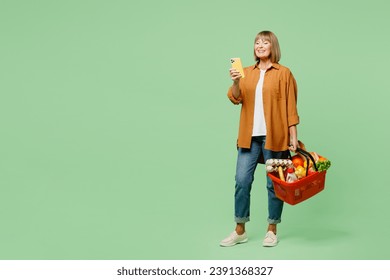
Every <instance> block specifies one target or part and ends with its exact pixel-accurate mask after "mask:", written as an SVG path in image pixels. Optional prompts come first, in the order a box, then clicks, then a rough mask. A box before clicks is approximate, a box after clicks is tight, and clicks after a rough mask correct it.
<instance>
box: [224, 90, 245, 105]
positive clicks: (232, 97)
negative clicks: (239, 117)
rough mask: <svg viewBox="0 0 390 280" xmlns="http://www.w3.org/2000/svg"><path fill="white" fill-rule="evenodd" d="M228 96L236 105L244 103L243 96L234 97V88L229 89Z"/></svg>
mask: <svg viewBox="0 0 390 280" xmlns="http://www.w3.org/2000/svg"><path fill="white" fill-rule="evenodd" d="M227 96H228V98H229V99H230V101H231V102H232V103H233V104H235V105H238V104H240V103H241V102H242V96H241V95H240V96H239V97H238V98H235V97H234V95H233V90H232V87H230V88H229V90H228V93H227Z"/></svg>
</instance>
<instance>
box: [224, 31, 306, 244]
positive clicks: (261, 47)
mask: <svg viewBox="0 0 390 280" xmlns="http://www.w3.org/2000/svg"><path fill="white" fill-rule="evenodd" d="M280 56H281V53H280V47H279V43H278V39H277V37H276V36H275V34H274V33H272V32H270V31H262V32H260V33H258V34H257V35H256V38H255V42H254V57H255V60H256V63H255V64H254V65H252V66H249V67H246V68H244V74H245V75H244V78H242V77H241V74H240V72H239V71H238V70H237V69H233V68H232V69H230V77H231V79H232V80H233V85H232V86H231V87H230V88H229V91H228V97H229V99H230V100H231V101H232V102H233V103H234V104H236V105H238V104H241V116H240V125H239V132H238V140H237V148H238V157H237V167H236V177H235V180H236V185H235V196H234V198H235V205H234V206H235V207H234V208H235V223H236V228H235V230H234V231H233V232H232V233H231V234H230V235H229V236H228V237H227V238H225V239H224V240H222V241H221V243H220V245H221V246H224V247H228V246H233V245H236V244H238V243H244V242H247V241H248V237H247V234H246V232H245V223H246V222H248V221H249V216H250V192H251V188H252V182H253V180H254V173H255V169H256V166H257V164H258V163H259V162H260V163H264V162H265V161H266V160H267V159H269V158H285V157H286V156H287V155H288V152H289V150H292V151H295V149H296V148H297V146H298V140H297V128H296V126H297V124H298V123H299V117H298V112H297V85H296V81H295V79H294V76H293V74H292V73H291V71H290V70H289V69H288V68H287V67H285V66H282V65H280V64H279V63H278V62H279V60H280ZM267 192H268V228H267V231H266V235H265V238H264V240H263V246H266V247H272V246H276V245H277V244H278V238H277V235H276V226H277V224H278V223H280V222H281V216H282V210H283V201H281V200H280V199H278V198H277V197H276V196H275V192H274V189H273V185H272V181H271V180H270V178H268V177H267Z"/></svg>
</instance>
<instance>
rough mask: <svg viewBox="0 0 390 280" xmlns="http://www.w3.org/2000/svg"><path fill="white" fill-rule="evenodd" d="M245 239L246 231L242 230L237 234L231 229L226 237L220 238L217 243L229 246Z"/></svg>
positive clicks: (243, 241) (246, 238)
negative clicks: (242, 231)
mask: <svg viewBox="0 0 390 280" xmlns="http://www.w3.org/2000/svg"><path fill="white" fill-rule="evenodd" d="M247 241H248V237H247V235H246V232H244V233H243V234H242V235H238V234H237V232H236V231H233V232H232V233H231V234H230V235H229V236H228V237H226V238H225V239H224V240H222V241H221V243H219V245H221V246H222V247H230V246H234V245H236V244H239V243H245V242H247Z"/></svg>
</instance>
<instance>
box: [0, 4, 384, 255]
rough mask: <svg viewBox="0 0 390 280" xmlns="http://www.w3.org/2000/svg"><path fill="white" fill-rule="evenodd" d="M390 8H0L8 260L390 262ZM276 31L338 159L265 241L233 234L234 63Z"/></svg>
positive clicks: (2, 210)
mask: <svg viewBox="0 0 390 280" xmlns="http://www.w3.org/2000/svg"><path fill="white" fill-rule="evenodd" d="M389 9H390V5H389V4H387V1H385V0H383V1H380V0H372V1H340V0H329V1H309V0H307V1H304V0H298V1H261V0H257V1H255V0H248V1H232V0H224V1H222V0H218V1H212V0H210V1H199V0H198V1H195V0H189V1H179V0H166V1H157V0H154V1H153V0H149V1H130V0H128V1H126V0H111V1H103V0H95V1H92V0H90V1H88V0H69V1H52V0H46V1H45V0H37V1H26V0H24V1H23V0H16V1H11V0H1V1H0V34H1V42H0V258H1V259H129V260H132V259H389V258H390V240H389V236H390V219H389V214H390V207H389V199H390V184H389V179H390V177H389V176H390V172H389V170H390V169H389V167H390V161H389V158H390V157H389V152H388V150H389V149H388V146H389V142H390V133H389V124H388V122H389V119H390V118H389V117H390V114H389V110H388V106H389V102H390V98H389V70H388V65H389V58H390V56H389V53H388V52H389V49H390V40H389V38H388V34H387V33H388V31H387V29H388V27H389V25H390V20H389V17H388V11H389ZM262 30H272V31H273V32H275V33H276V35H277V36H278V38H279V41H280V45H281V50H282V59H281V61H280V63H281V64H283V65H286V66H288V67H289V68H290V69H291V71H292V72H293V73H294V76H295V78H296V80H297V83H298V88H299V97H298V98H299V100H298V109H299V114H300V118H301V123H300V125H299V127H298V133H299V138H300V139H301V140H302V141H303V142H304V143H305V144H306V146H307V148H308V149H309V150H312V151H316V152H318V153H320V154H322V155H324V156H326V157H328V158H329V159H330V160H331V161H332V167H331V169H330V170H329V172H328V174H327V179H326V187H325V190H324V191H323V192H322V193H320V194H318V195H317V196H315V197H313V198H311V199H310V200H307V201H306V202H304V203H302V204H298V205H295V206H291V205H287V204H286V205H285V208H284V213H283V222H282V224H280V226H279V237H280V244H279V245H278V246H277V247H275V248H271V249H270V248H263V247H262V246H261V241H262V238H263V236H264V234H265V229H266V218H267V210H266V209H267V207H266V190H265V172H264V166H261V165H260V166H259V167H258V169H257V170H256V179H255V182H254V185H253V191H252V207H251V214H252V216H251V222H250V223H248V225H247V230H248V235H249V238H250V240H249V242H248V243H246V244H242V245H239V246H235V247H232V248H221V247H219V242H220V240H221V239H222V238H224V237H225V236H226V235H227V234H229V233H230V232H231V231H232V230H233V228H234V221H233V193H234V173H235V163H236V148H235V143H236V137H237V129H238V120H239V111H240V107H239V106H234V105H232V104H231V103H230V101H229V100H228V99H227V97H226V93H227V89H228V87H229V86H230V84H231V80H230V78H229V75H228V69H229V68H230V65H229V58H230V57H237V56H238V57H241V59H242V61H243V63H244V65H251V64H253V63H254V61H253V40H254V37H255V35H256V34H257V33H258V32H259V31H262Z"/></svg>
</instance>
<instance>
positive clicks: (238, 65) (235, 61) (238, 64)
mask: <svg viewBox="0 0 390 280" xmlns="http://www.w3.org/2000/svg"><path fill="white" fill-rule="evenodd" d="M230 63H231V64H232V68H234V69H236V70H237V71H238V72H240V74H241V77H242V78H245V74H244V69H243V68H242V63H241V59H240V58H239V57H234V58H231V59H230Z"/></svg>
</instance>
